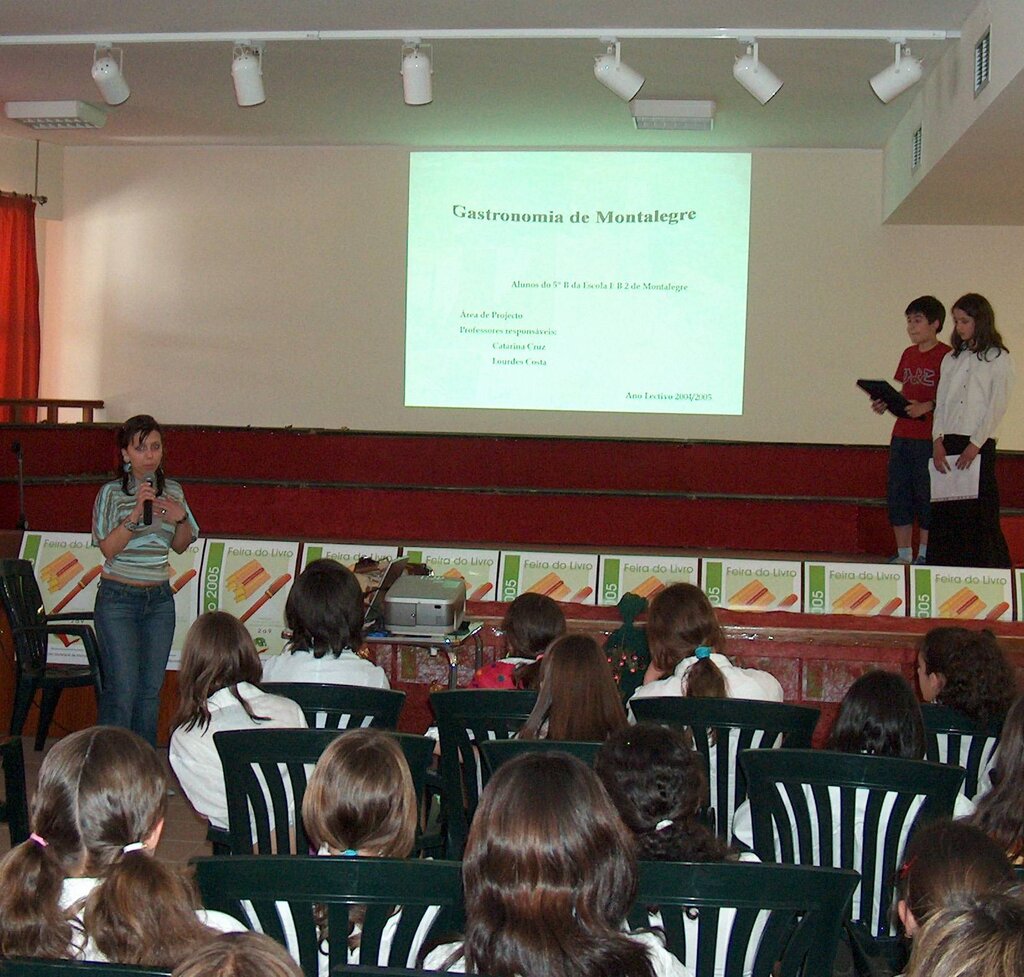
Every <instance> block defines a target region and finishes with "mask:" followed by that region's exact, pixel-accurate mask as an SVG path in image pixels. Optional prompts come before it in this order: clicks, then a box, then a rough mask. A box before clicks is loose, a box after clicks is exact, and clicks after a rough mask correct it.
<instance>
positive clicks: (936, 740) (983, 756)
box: [921, 703, 1003, 800]
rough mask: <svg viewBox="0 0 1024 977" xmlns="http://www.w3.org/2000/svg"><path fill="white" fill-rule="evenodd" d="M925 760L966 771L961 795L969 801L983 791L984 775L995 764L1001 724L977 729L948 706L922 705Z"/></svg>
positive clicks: (999, 722) (984, 785)
mask: <svg viewBox="0 0 1024 977" xmlns="http://www.w3.org/2000/svg"><path fill="white" fill-rule="evenodd" d="M921 717H922V719H923V720H924V731H925V756H926V757H927V759H929V760H931V761H933V762H934V763H949V764H953V765H954V766H959V767H963V768H964V770H966V771H967V774H966V777H965V779H964V791H963V792H964V794H965V795H966V796H967V797H969V798H970V799H971V800H973V799H974V798H975V797H977V796H978V794H980V793H982V792H983V791H984V790H985V789H986V787H987V774H988V772H989V770H990V768H991V767H992V764H993V762H994V761H995V755H996V748H997V747H998V746H999V738H1000V736H1002V732H1003V723H1002V720H995V721H993V722H991V723H987V724H984V725H978V724H977V723H975V722H973V721H972V720H971V719H969V718H968V717H967V716H965V715H964V714H963V713H961V712H958V711H957V710H956V709H951V708H949V707H948V706H941V705H938V704H936V703H925V704H923V705H922V706H921Z"/></svg>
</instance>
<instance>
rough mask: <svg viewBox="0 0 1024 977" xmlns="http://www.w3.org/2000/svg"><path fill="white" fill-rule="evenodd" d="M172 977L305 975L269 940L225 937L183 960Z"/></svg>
mask: <svg viewBox="0 0 1024 977" xmlns="http://www.w3.org/2000/svg"><path fill="white" fill-rule="evenodd" d="M171 977H303V972H302V968H301V967H300V966H299V965H298V964H297V963H296V962H295V961H294V960H293V959H292V958H291V956H290V955H289V954H288V951H287V950H286V949H285V948H284V947H283V946H281V944H280V943H278V942H277V941H276V940H272V939H271V938H270V937H269V936H264V935H263V934H262V933H221V934H220V935H219V936H217V937H215V938H214V939H212V940H210V942H209V943H207V944H206V945H205V946H203V947H200V948H199V949H198V950H196V951H195V952H194V953H192V954H190V955H189V956H188V958H187V959H185V960H182V961H181V963H179V964H178V966H177V967H175V968H174V973H173V974H172V975H171Z"/></svg>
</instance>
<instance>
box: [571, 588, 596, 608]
mask: <svg viewBox="0 0 1024 977" xmlns="http://www.w3.org/2000/svg"><path fill="white" fill-rule="evenodd" d="M593 592H594V588H593V587H580V589H579V590H577V591H576V593H575V594H573V595H572V597H571V598H570V599H569V603H570V604H578V603H579V602H580V601H581V600H586V599H587V598H588V597H589V596H590V595H591V594H592V593H593Z"/></svg>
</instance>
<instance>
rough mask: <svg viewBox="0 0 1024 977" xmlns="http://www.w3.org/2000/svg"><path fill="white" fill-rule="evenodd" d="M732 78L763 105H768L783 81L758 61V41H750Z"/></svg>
mask: <svg viewBox="0 0 1024 977" xmlns="http://www.w3.org/2000/svg"><path fill="white" fill-rule="evenodd" d="M732 76H733V78H735V79H736V80H737V81H738V82H739V83H740V84H741V85H742V86H743V87H744V88H745V89H746V90H747V91H748V92H750V94H751V95H753V96H754V98H756V99H757V100H758V101H759V102H760V103H761V104H762V105H765V104H767V103H768V101H769V100H770V99H771V98H772V97H773V96H774V95H775V94H776V93H777V92H778V90H779V89H780V88H781V87H782V79H780V78H779V76H778V75H777V74H775V72H774V71H772V69H771V68H769V67H768V66H767V65H765V64H761V62H760V60H759V59H758V57H757V41H750V42H749V43H748V44H747V51H746V54H741V55H740V56H739V57H738V58H737V59H736V61H735V63H734V64H733V66H732Z"/></svg>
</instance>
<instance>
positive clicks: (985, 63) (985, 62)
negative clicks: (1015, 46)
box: [974, 27, 992, 96]
mask: <svg viewBox="0 0 1024 977" xmlns="http://www.w3.org/2000/svg"><path fill="white" fill-rule="evenodd" d="M991 41H992V28H991V27H990V28H989V29H988V30H987V31H985V33H984V34H983V35H982V37H981V40H980V41H978V43H977V44H975V45H974V94H975V96H977V94H978V93H979V92H980V91H981V90H982V89H983V88H984V87H985V86H986V85H987V84H988V78H989V67H990V65H989V46H990V44H991Z"/></svg>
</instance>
